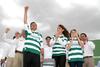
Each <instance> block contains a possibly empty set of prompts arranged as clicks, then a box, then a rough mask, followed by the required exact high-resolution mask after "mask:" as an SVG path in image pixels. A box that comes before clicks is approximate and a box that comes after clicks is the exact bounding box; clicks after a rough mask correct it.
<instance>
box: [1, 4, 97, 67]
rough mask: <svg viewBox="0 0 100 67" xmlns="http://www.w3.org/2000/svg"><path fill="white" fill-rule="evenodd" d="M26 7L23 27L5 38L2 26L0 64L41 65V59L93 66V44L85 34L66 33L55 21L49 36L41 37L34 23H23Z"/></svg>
mask: <svg viewBox="0 0 100 67" xmlns="http://www.w3.org/2000/svg"><path fill="white" fill-rule="evenodd" d="M28 9H29V7H28V6H26V7H25V8H24V29H23V30H22V32H21V33H19V32H16V33H15V36H14V37H13V38H12V39H9V38H7V34H8V33H9V31H10V29H9V28H6V30H5V32H4V34H3V36H2V37H1V38H2V42H1V43H0V63H1V67H41V66H43V63H44V62H49V61H51V62H54V63H55V65H54V66H55V67H95V65H94V59H93V56H94V54H93V51H94V49H95V44H94V43H93V42H92V41H90V40H89V39H88V36H87V34H86V33H81V34H79V33H78V31H77V29H72V30H71V31H70V32H69V31H68V30H67V29H66V28H65V27H64V25H62V24H59V25H58V27H57V30H56V32H55V33H54V35H53V36H49V35H48V36H46V37H45V42H46V43H44V41H43V36H42V34H41V33H40V32H38V31H37V28H38V27H37V23H36V22H31V24H30V25H28V24H29V23H28V22H27V18H28V17H27V13H28Z"/></svg>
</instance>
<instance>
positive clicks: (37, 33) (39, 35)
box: [32, 32, 42, 37]
mask: <svg viewBox="0 0 100 67" xmlns="http://www.w3.org/2000/svg"><path fill="white" fill-rule="evenodd" d="M32 33H35V34H37V35H38V36H40V37H42V35H41V34H40V33H38V32H32Z"/></svg>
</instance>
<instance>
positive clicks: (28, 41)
mask: <svg viewBox="0 0 100 67" xmlns="http://www.w3.org/2000/svg"><path fill="white" fill-rule="evenodd" d="M25 43H33V44H36V45H37V46H39V47H41V46H40V44H39V43H37V42H36V41H32V40H26V41H25Z"/></svg>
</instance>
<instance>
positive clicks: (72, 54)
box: [68, 53, 83, 56]
mask: <svg viewBox="0 0 100 67" xmlns="http://www.w3.org/2000/svg"><path fill="white" fill-rule="evenodd" d="M75 55H82V56H83V54H82V53H71V54H68V56H75Z"/></svg>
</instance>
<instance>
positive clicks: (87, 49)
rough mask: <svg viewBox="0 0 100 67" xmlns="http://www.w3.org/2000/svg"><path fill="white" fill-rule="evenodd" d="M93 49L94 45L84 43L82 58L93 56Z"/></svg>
mask: <svg viewBox="0 0 100 67" xmlns="http://www.w3.org/2000/svg"><path fill="white" fill-rule="evenodd" d="M94 49H95V45H94V43H93V42H92V41H88V42H86V44H85V45H84V56H93V55H94V53H93V50H94Z"/></svg>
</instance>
